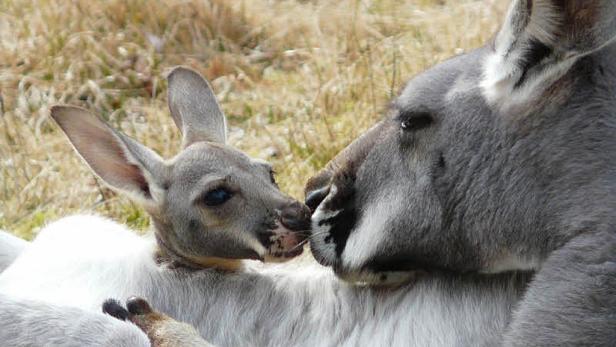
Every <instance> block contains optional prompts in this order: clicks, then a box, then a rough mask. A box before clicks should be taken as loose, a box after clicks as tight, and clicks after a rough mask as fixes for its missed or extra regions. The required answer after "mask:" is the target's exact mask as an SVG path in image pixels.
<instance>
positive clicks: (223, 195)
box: [203, 187, 233, 206]
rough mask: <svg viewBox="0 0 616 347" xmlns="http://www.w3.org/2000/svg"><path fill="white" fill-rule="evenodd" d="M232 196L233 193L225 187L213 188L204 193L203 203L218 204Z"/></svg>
mask: <svg viewBox="0 0 616 347" xmlns="http://www.w3.org/2000/svg"><path fill="white" fill-rule="evenodd" d="M232 196H233V193H231V192H230V191H229V190H228V189H226V188H223V187H220V188H215V189H212V190H210V191H209V192H207V193H206V194H205V196H204V197H203V203H204V204H206V205H207V206H219V205H222V204H224V203H225V202H227V201H228V200H229V199H231V197H232Z"/></svg>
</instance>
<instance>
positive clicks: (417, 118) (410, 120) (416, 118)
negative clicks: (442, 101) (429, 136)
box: [400, 113, 432, 131]
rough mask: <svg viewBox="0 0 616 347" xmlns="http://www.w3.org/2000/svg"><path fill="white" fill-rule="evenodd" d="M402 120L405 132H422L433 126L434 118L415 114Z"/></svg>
mask: <svg viewBox="0 0 616 347" xmlns="http://www.w3.org/2000/svg"><path fill="white" fill-rule="evenodd" d="M400 118H401V119H400V128H401V129H402V130H404V131H415V130H420V129H424V128H427V127H428V126H430V124H432V116H431V115H430V114H428V113H420V114H413V115H408V116H402V117H400Z"/></svg>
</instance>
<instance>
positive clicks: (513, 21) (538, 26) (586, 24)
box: [481, 0, 616, 106]
mask: <svg viewBox="0 0 616 347" xmlns="http://www.w3.org/2000/svg"><path fill="white" fill-rule="evenodd" d="M615 36H616V1H612V0H596V1H593V0H588V1H585V0H571V1H569V0H514V1H512V3H511V5H510V7H509V11H508V13H507V18H506V20H505V22H504V24H503V26H502V27H501V29H500V31H499V32H498V34H497V36H496V38H495V41H494V47H493V49H494V51H493V52H492V53H491V54H489V55H488V58H487V60H486V62H485V65H484V76H483V81H482V83H481V87H482V89H483V92H484V95H485V97H486V99H487V101H488V103H489V104H491V105H498V106H503V105H504V104H507V103H518V104H519V103H525V102H529V101H533V98H538V97H540V96H541V95H542V93H543V92H544V91H545V89H546V88H549V87H550V86H551V85H553V84H554V82H556V81H557V80H558V79H559V78H561V77H562V76H563V75H564V74H565V73H566V72H567V71H569V69H570V68H571V67H572V66H573V64H574V63H575V62H576V61H577V60H578V59H580V58H582V57H584V56H586V55H588V54H591V53H593V52H595V51H597V50H599V49H601V48H603V47H604V46H606V45H608V44H609V43H611V42H613V40H614V38H615ZM505 106H506V105H505Z"/></svg>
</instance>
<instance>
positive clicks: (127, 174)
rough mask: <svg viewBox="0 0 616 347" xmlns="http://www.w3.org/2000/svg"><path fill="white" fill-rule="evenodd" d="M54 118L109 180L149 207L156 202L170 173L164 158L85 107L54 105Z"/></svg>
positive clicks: (99, 171) (87, 159) (106, 179)
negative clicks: (167, 170)
mask: <svg viewBox="0 0 616 347" xmlns="http://www.w3.org/2000/svg"><path fill="white" fill-rule="evenodd" d="M51 118H53V120H54V121H56V123H58V125H59V126H60V128H61V129H62V130H63V131H64V133H65V134H66V136H67V137H68V139H69V141H70V142H71V143H72V145H73V146H74V147H75V150H77V153H79V155H80V156H81V157H82V158H83V159H84V160H85V162H86V163H87V164H88V165H89V166H90V168H91V169H92V171H94V172H95V173H96V174H97V175H98V176H99V177H100V178H101V179H102V180H103V181H104V182H105V183H107V184H108V185H110V186H111V187H112V188H115V189H117V190H119V191H121V192H124V193H126V194H128V195H129V196H130V197H132V198H134V199H136V200H138V201H139V202H141V203H143V204H144V205H145V206H148V205H152V204H154V203H155V202H156V196H157V195H158V194H157V193H158V192H160V191H161V187H162V186H163V185H164V183H162V182H164V181H165V173H166V170H165V165H164V163H163V160H162V158H161V157H159V156H158V155H157V154H156V153H154V152H153V151H152V150H150V149H149V148H147V147H145V146H143V145H141V144H139V143H138V142H136V141H135V140H133V139H131V138H130V137H128V136H126V135H124V134H122V133H120V132H118V131H115V130H114V129H112V128H111V127H110V126H108V125H107V124H105V122H104V121H103V120H101V119H100V118H99V117H97V116H95V115H93V114H92V113H90V112H88V111H87V110H85V109H83V108H80V107H75V106H53V107H52V108H51Z"/></svg>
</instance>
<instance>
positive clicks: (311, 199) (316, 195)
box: [306, 185, 329, 211]
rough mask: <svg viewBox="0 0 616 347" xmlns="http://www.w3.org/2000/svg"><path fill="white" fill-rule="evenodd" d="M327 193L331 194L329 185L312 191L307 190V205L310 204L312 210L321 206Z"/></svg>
mask: <svg viewBox="0 0 616 347" xmlns="http://www.w3.org/2000/svg"><path fill="white" fill-rule="evenodd" d="M327 194H329V185H327V186H325V187H321V188H319V189H316V190H313V191H311V192H307V194H306V205H308V207H309V208H310V210H312V211H314V210H316V209H317V207H319V204H321V201H323V199H325V197H326V196H327Z"/></svg>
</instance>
